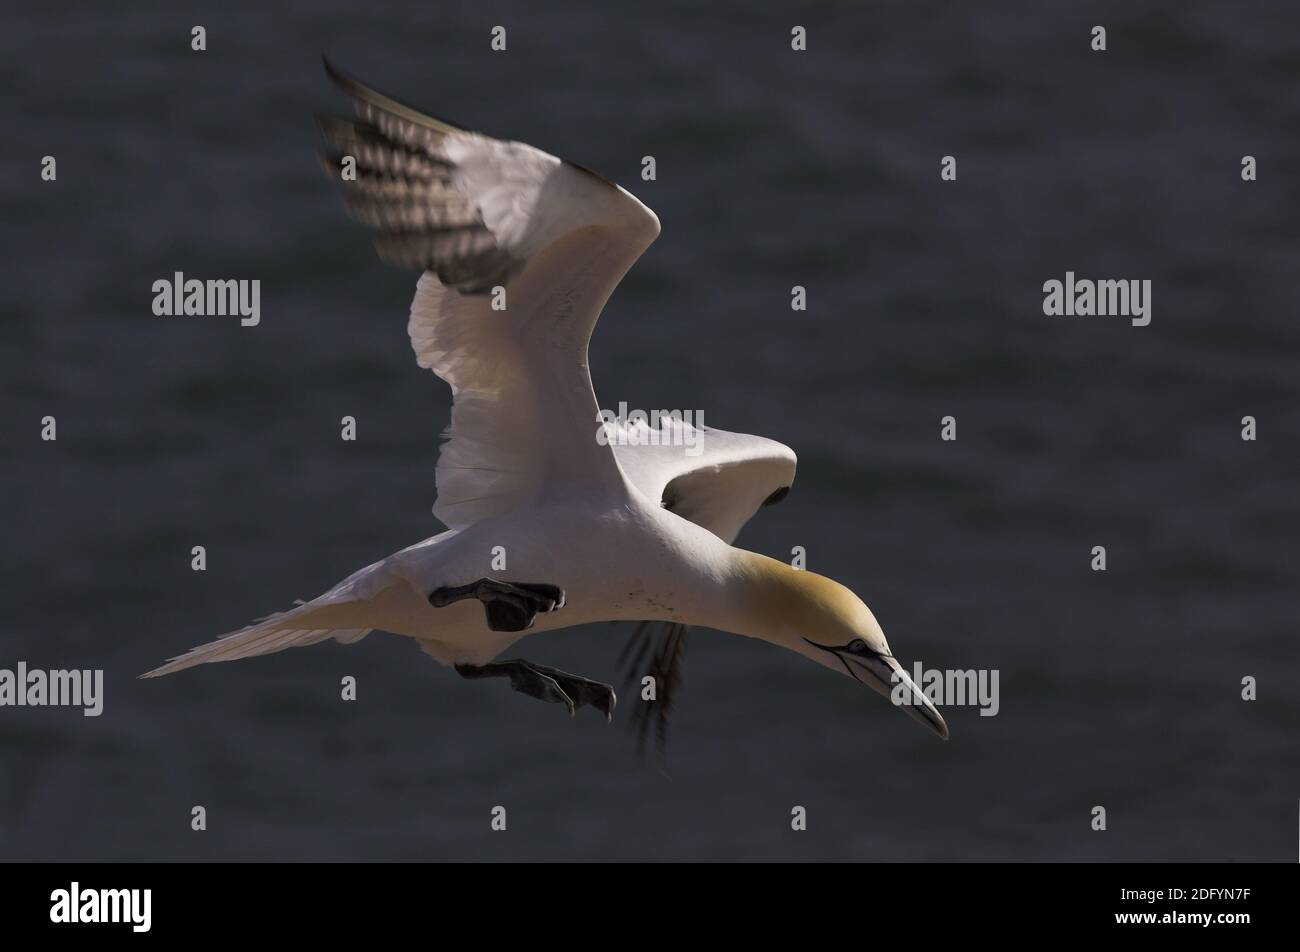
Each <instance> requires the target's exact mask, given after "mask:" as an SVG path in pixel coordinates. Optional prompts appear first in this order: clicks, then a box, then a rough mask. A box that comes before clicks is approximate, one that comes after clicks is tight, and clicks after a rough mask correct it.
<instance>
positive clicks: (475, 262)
mask: <svg viewBox="0 0 1300 952" xmlns="http://www.w3.org/2000/svg"><path fill="white" fill-rule="evenodd" d="M325 70H326V72H327V73H328V74H329V77H330V79H331V80H333V81H334V83H335V84H336V85H337V86H338V87H339V88H341V89H342V90H343V91H344V92H345V93H346V94H347V95H348V96H349V97H350V98H351V100H352V103H353V106H354V107H355V108H356V112H357V117H358V118H357V120H355V121H354V120H351V119H338V118H334V117H329V116H320V117H317V123H318V125H319V126H320V131H321V134H322V135H323V136H324V137H325V139H326V140H327V141H328V142H329V143H330V145H331V146H332V147H333V149H332V151H330V152H327V153H325V154H323V155H322V156H321V158H322V164H323V166H324V168H325V170H326V171H327V172H328V173H329V175H330V177H331V178H332V179H334V180H335V181H336V182H338V183H339V184H340V185H342V187H343V190H344V199H345V202H346V204H347V208H348V211H349V212H351V213H352V215H353V216H354V217H356V218H357V219H359V220H360V221H362V222H364V223H365V224H366V225H369V226H370V227H371V228H374V229H376V230H377V231H378V232H379V234H378V237H376V239H375V248H376V249H377V250H378V252H379V256H380V257H381V258H383V259H384V260H385V261H387V262H389V263H390V264H396V265H398V266H401V267H409V268H417V269H419V270H427V271H432V272H434V273H435V274H437V275H438V278H439V280H441V281H442V283H443V284H445V285H447V286H449V287H454V288H456V289H457V290H458V291H460V292H461V293H462V294H481V293H485V292H487V291H490V290H491V289H492V288H493V287H495V286H497V285H504V284H505V283H506V282H507V281H509V279H510V278H511V277H513V276H514V275H515V274H516V273H518V271H519V270H520V269H521V268H522V267H523V262H522V261H520V260H518V259H517V258H515V257H514V256H513V255H511V254H510V253H509V252H508V251H507V250H506V249H504V248H502V247H501V245H500V243H499V242H498V241H497V237H496V235H494V234H493V233H492V231H491V230H490V229H489V228H488V227H487V225H486V224H485V223H484V221H483V215H482V211H481V209H480V208H479V207H478V205H477V204H476V203H475V202H474V200H473V198H472V197H471V196H468V195H466V194H464V193H463V192H462V191H461V190H460V189H458V188H457V187H456V186H455V184H454V183H453V181H452V176H453V175H454V174H455V171H456V167H455V164H454V163H453V162H452V160H451V158H450V157H449V156H448V155H447V153H446V150H445V148H444V145H443V143H444V140H445V139H446V137H447V136H449V135H450V136H455V135H464V134H465V133H464V132H463V130H460V129H457V128H455V127H454V126H450V125H448V124H447V123H445V122H442V121H441V120H438V119H435V118H433V117H432V116H428V115H425V114H424V113H421V112H419V111H418V110H415V109H412V108H411V107H409V106H404V105H402V104H401V103H399V102H397V101H396V100H394V99H390V98H389V97H388V96H385V95H383V94H382V93H379V92H376V91H375V90H373V89H370V88H368V87H366V86H363V85H362V84H361V83H359V82H357V81H356V80H353V79H351V78H350V77H347V76H344V75H343V74H342V73H340V72H339V71H338V70H337V69H335V68H334V67H332V66H331V65H330V64H329V62H328V61H327V62H326V64H325ZM345 156H351V157H352V158H353V159H355V160H356V166H357V168H356V172H357V175H356V179H355V181H348V180H345V179H344V178H343V177H342V175H341V169H342V166H341V163H342V160H343V158H344V157H345Z"/></svg>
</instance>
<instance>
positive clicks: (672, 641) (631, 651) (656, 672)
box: [619, 621, 689, 767]
mask: <svg viewBox="0 0 1300 952" xmlns="http://www.w3.org/2000/svg"><path fill="white" fill-rule="evenodd" d="M688 630H689V629H688V628H687V626H686V625H682V624H678V623H675V622H656V621H642V622H637V626H636V630H635V631H634V632H633V633H632V637H631V638H630V639H629V640H628V643H627V644H626V645H625V646H624V647H623V653H622V655H621V656H620V657H619V664H620V665H621V666H623V696H624V697H626V698H627V699H628V702H627V703H628V704H629V706H630V707H631V710H632V717H631V720H630V721H629V722H628V728H629V729H630V730H631V731H632V732H633V733H635V734H636V735H637V750H638V752H639V753H640V754H641V756H643V757H644V756H645V753H646V747H647V745H648V743H649V740H650V734H651V733H653V734H654V735H655V750H656V754H657V756H658V760H659V764H660V767H663V766H664V765H665V764H666V762H667V754H668V718H669V715H670V714H671V713H672V706H673V699H674V698H675V697H676V696H677V689H678V687H679V686H680V685H681V681H682V661H683V659H684V658H685V657H686V632H687V631H688ZM646 676H650V677H653V678H654V679H655V700H653V701H643V700H641V679H642V678H644V677H646Z"/></svg>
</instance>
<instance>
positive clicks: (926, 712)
mask: <svg viewBox="0 0 1300 952" xmlns="http://www.w3.org/2000/svg"><path fill="white" fill-rule="evenodd" d="M742 571H743V583H742V585H741V586H740V591H741V592H742V596H741V597H742V599H743V601H744V602H745V606H744V612H743V615H744V617H745V618H746V619H747V620H748V624H747V628H748V629H749V630H747V631H743V632H740V634H746V635H750V636H753V637H757V638H762V639H763V640H764V641H770V642H772V643H773V644H777V645H780V646H781V647H783V648H788V649H790V650H791V651H795V652H798V653H799V654H801V655H803V656H804V657H806V658H811V659H812V660H813V661H816V662H817V663H818V664H821V665H824V666H826V667H828V668H830V669H831V670H833V671H838V672H839V673H840V674H843V675H847V676H848V677H851V678H853V679H854V680H855V681H858V682H859V683H861V684H865V685H866V686H867V687H869V688H871V689H872V690H873V691H875V692H876V693H878V694H881V695H883V696H884V697H886V698H890V699H891V700H895V699H898V698H901V699H902V700H903V701H904V703H901V704H898V705H897V706H899V707H901V708H902V709H903V710H904V711H905V712H906V713H907V714H908V715H909V716H910V717H911V718H912V719H913V720H915V721H917V722H918V723H921V724H924V725H925V726H926V727H928V728H930V730H932V731H934V732H935V733H936V734H938V735H939V736H940V737H943V738H945V739H946V738H947V737H948V725H947V724H946V723H944V720H943V717H942V716H941V715H940V714H939V712H938V710H937V709H936V708H935V706H934V704H932V703H931V702H930V699H929V698H927V697H926V696H925V694H924V693H923V692H922V691H921V689H920V688H918V687H917V686H916V684H915V683H914V682H913V681H912V679H911V678H910V677H908V675H907V672H905V671H904V670H903V667H902V665H900V664H899V663H898V661H897V659H895V658H894V653H893V652H892V651H891V650H890V648H889V643H888V642H887V641H886V640H885V633H884V632H883V631H881V629H880V623H879V622H877V621H876V616H875V615H873V614H872V613H871V609H869V608H868V607H867V606H866V604H865V603H864V602H863V601H862V599H860V598H858V596H857V595H855V594H854V593H853V592H852V591H851V590H850V589H848V588H846V587H845V586H843V585H841V584H840V583H839V582H836V581H835V580H834V579H829V578H826V577H825V576H824V575H817V574H816V573H813V572H808V571H801V570H798V569H794V568H791V567H790V566H789V565H786V564H785V563H784V562H778V561H776V560H775V559H769V558H767V557H765V556H761V555H753V554H750V557H749V558H747V559H745V560H744V568H743V570H742Z"/></svg>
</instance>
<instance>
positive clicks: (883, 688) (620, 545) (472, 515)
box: [143, 61, 948, 743]
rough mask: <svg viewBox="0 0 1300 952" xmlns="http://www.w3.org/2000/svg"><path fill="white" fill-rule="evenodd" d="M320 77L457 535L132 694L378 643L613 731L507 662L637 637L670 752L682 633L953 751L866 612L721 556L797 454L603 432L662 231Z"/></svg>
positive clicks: (687, 430) (556, 165) (620, 193)
mask: <svg viewBox="0 0 1300 952" xmlns="http://www.w3.org/2000/svg"><path fill="white" fill-rule="evenodd" d="M325 69H326V72H327V74H328V75H329V77H330V79H331V80H332V81H333V82H334V84H335V85H336V86H338V87H339V88H340V89H341V90H342V91H343V92H344V93H345V94H346V95H347V96H348V97H349V99H350V100H351V102H352V105H353V107H354V110H355V114H356V115H355V118H352V119H335V118H322V119H320V128H321V131H322V133H323V134H324V137H325V139H326V140H327V141H328V142H329V143H330V145H331V147H332V151H330V152H329V153H328V154H326V155H324V156H322V161H323V164H324V166H325V168H326V170H327V171H328V172H329V174H330V175H331V177H332V178H334V179H335V180H336V181H339V182H340V183H341V184H342V186H343V188H344V193H345V200H346V203H347V206H348V208H349V210H350V211H351V212H352V214H353V215H355V216H356V217H357V218H359V219H360V220H361V221H363V222H365V223H366V224H368V225H370V226H372V227H373V228H375V229H376V230H377V232H378V235H377V238H376V246H377V248H378V251H379V253H380V255H381V257H383V258H384V259H386V260H388V261H390V262H394V263H396V264H399V265H403V266H407V267H412V268H417V269H419V270H420V271H421V272H422V275H421V277H420V279H419V282H418V284H417V286H416V292H415V298H414V300H413V302H412V304H411V310H410V320H409V323H408V324H407V331H408V333H409V335H410V339H411V346H412V347H413V348H414V350H415V356H416V361H417V363H419V365H420V366H421V367H425V368H427V369H429V370H431V371H433V372H434V373H435V374H437V375H438V376H439V377H440V378H442V380H444V381H446V383H447V384H449V385H450V387H451V390H452V396H453V404H452V412H451V422H450V425H449V427H448V429H447V431H446V433H445V434H444V438H445V440H446V442H445V443H444V444H443V446H442V448H441V452H440V455H439V459H438V465H437V470H436V474H435V476H436V484H437V498H436V502H435V504H434V506H433V512H434V514H435V515H436V516H437V517H438V518H439V519H440V520H441V521H442V522H443V523H444V524H446V526H447V530H446V531H445V532H442V533H441V534H439V535H435V536H433V537H432V538H429V539H425V540H424V541H423V542H419V543H417V544H415V545H412V546H410V547H409V548H406V549H403V550H402V551H400V552H397V553H395V554H393V555H390V556H389V557H387V558H385V559H383V560H381V561H379V562H376V563H374V564H373V565H369V566H367V567H365V568H363V569H361V570H360V571H358V572H355V573H353V574H352V575H350V576H348V577H347V578H346V579H344V580H343V581H342V582H340V583H339V584H337V585H335V586H334V587H333V588H332V589H330V590H329V591H328V592H326V593H325V594H323V595H321V596H319V597H318V598H314V599H312V600H311V601H308V602H302V603H299V604H298V605H297V606H296V607H294V608H292V609H290V610H288V611H284V612H280V613H278V614H274V615H270V616H268V617H266V618H264V619H261V620H259V621H258V622H256V623H255V624H253V625H251V626H249V627H246V628H243V629H241V630H239V631H236V632H233V633H231V634H228V635H226V636H225V637H223V638H219V639H218V640H216V641H212V642H210V643H208V644H205V645H201V646H200V647H197V648H194V649H193V650H191V651H189V652H187V653H185V654H182V655H180V656H178V657H176V658H173V659H172V660H171V661H169V662H168V663H167V664H164V665H163V666H161V667H159V668H157V669H156V670H153V671H150V672H149V673H148V674H146V675H143V676H144V677H156V676H158V675H164V674H171V673H173V672H176V671H180V670H182V669H184V668H189V667H193V666H194V665H198V664H204V663H207V662H212V661H230V660H233V659H236V658H247V657H252V656H255V655H264V654H270V653H272V652H276V651H282V650H284V649H286V648H293V647H298V646H301V645H309V644H314V643H317V642H321V641H325V640H326V639H329V638H334V639H335V640H337V641H340V642H343V643H345V644H350V643H352V642H356V641H359V640H360V639H361V638H363V637H365V635H367V634H368V633H369V632H370V631H372V630H381V631H387V632H391V633H395V634H398V635H405V636H407V637H410V638H413V639H415V641H416V642H417V643H418V644H419V646H420V648H422V649H423V650H424V651H425V652H427V653H428V654H429V655H432V656H433V657H434V658H435V659H437V660H438V661H439V662H441V663H442V664H444V665H450V666H453V667H454V668H455V670H456V671H457V672H458V673H459V674H460V675H461V676H463V677H465V678H504V679H506V680H507V681H508V682H509V684H510V686H511V687H513V688H514V689H515V690H516V691H519V692H522V693H523V694H526V695H529V696H530V697H534V698H538V699H540V700H542V701H547V702H552V703H557V704H560V705H563V706H564V708H566V709H567V710H568V712H569V713H570V714H572V713H573V712H574V711H575V710H576V709H577V708H580V707H584V706H590V707H593V708H595V709H597V710H599V711H601V712H602V713H604V714H605V715H606V717H607V718H610V717H612V715H613V711H614V705H615V703H616V694H615V691H614V689H613V688H612V687H611V686H610V685H608V684H605V683H603V682H600V681H597V680H593V679H590V678H586V677H582V676H579V675H576V674H570V673H568V672H565V671H560V670H557V669H555V668H552V667H548V666H546V665H542V664H537V663H534V662H531V661H526V660H523V659H521V658H514V659H509V660H502V659H501V655H502V653H503V652H505V651H506V650H507V649H509V648H510V647H511V646H512V645H514V644H515V643H516V642H518V641H520V640H521V639H523V638H524V637H525V636H531V635H534V634H537V633H539V632H544V631H552V630H555V629H559V628H566V627H569V626H572V625H581V624H586V623H588V622H608V621H620V620H627V621H637V622H641V623H642V624H641V626H640V627H639V628H638V631H637V635H636V637H635V638H634V639H633V641H632V642H631V643H630V646H629V653H628V654H626V655H625V660H626V663H627V664H628V665H629V666H630V669H631V671H632V673H633V675H634V677H635V682H639V681H640V678H641V677H643V676H645V677H653V678H654V679H655V681H656V682H657V684H656V687H657V691H656V699H655V700H654V701H652V702H648V703H647V704H646V705H645V706H643V707H641V708H639V709H638V713H637V715H636V716H635V723H637V724H638V725H639V726H640V729H641V731H642V737H643V740H644V737H645V735H646V733H647V731H648V730H649V727H650V725H651V724H652V723H654V724H656V725H657V726H656V730H657V731H658V733H659V739H660V742H661V743H662V740H663V731H664V730H665V725H666V712H667V709H668V705H669V703H670V701H671V698H672V695H673V693H674V689H675V687H676V684H677V681H678V678H679V675H680V664H681V658H682V653H683V650H684V638H685V634H686V630H687V627H688V626H702V627H706V628H714V629H718V630H721V631H725V632H732V633H735V634H739V635H746V636H749V637H752V638H759V639H762V640H763V641H767V642H770V643H771V644H774V645H778V646H780V647H782V648H786V649H788V650H789V651H793V652H795V653H796V654H800V655H803V656H804V657H806V658H809V659H811V660H813V661H815V662H817V663H818V664H821V665H824V666H826V667H828V668H830V669H831V670H833V671H837V672H839V673H840V674H842V675H845V676H846V677H850V678H853V679H854V680H856V681H858V682H860V683H862V684H864V685H866V686H867V687H870V688H872V689H873V690H875V691H876V692H878V693H880V694H882V695H884V696H886V697H889V696H890V695H891V694H894V695H895V700H896V702H897V701H899V700H901V701H902V702H903V703H901V704H898V706H900V707H901V708H902V709H903V710H904V711H905V712H906V713H908V714H909V715H910V716H911V717H912V718H913V719H915V720H917V721H918V722H920V723H921V724H924V725H925V726H926V727H928V728H930V729H931V730H932V731H934V732H935V733H936V734H938V735H939V736H941V737H947V736H948V728H947V725H946V724H945V723H944V720H943V717H942V716H941V715H940V714H939V712H938V711H937V710H936V709H935V707H934V705H933V704H932V703H931V701H930V700H929V699H928V698H927V697H926V696H925V694H924V693H923V692H922V691H921V690H920V689H919V688H918V687H917V685H916V684H915V683H914V682H913V681H912V680H911V678H909V677H908V675H907V673H906V672H905V671H904V670H903V668H902V666H901V665H900V664H899V662H898V661H897V660H896V659H895V657H894V654H893V652H892V651H891V650H890V648H889V644H888V643H887V642H886V640H885V635H884V633H883V632H882V631H881V628H880V625H879V624H878V623H877V621H876V618H875V617H874V616H873V615H872V613H871V611H870V609H868V608H867V606H866V605H865V604H864V603H863V602H862V600H861V599H859V598H858V597H857V596H856V595H855V594H854V593H853V592H852V591H850V590H849V589H848V588H846V587H845V586H843V585H841V584H839V583H838V582H835V581H832V580H831V579H829V578H825V577H823V576H821V575H817V574H815V573H813V572H810V571H804V570H799V569H796V568H794V567H792V566H790V565H787V564H785V563H784V562H781V561H778V560H775V559H771V558H768V557H766V556H763V555H759V554H756V553H753V552H748V551H745V550H744V549H740V548H736V547H735V546H733V545H732V542H733V541H734V540H735V538H736V535H737V534H738V533H739V531H740V529H741V528H742V527H743V526H744V525H745V523H746V522H747V521H748V520H749V519H750V517H751V516H753V515H754V513H755V512H756V511H757V510H758V509H759V508H761V507H762V506H763V505H770V504H773V503H776V502H778V501H780V499H781V498H782V497H783V496H784V495H785V494H786V493H787V492H788V491H789V489H790V486H791V485H792V483H793V481H794V474H795V455H794V453H793V452H792V451H791V450H790V449H789V448H788V447H786V446H783V445H782V444H780V443H777V442H775V441H773V440H768V439H764V438H762V437H758V436H749V435H745V434H740V433H729V432H727V431H725V430H719V429H714V428H711V427H703V426H700V427H696V426H694V425H693V424H692V423H691V422H689V421H686V420H678V419H675V418H672V417H669V418H668V419H666V420H661V421H660V426H659V427H658V428H657V429H655V430H651V428H650V427H649V426H648V424H646V423H644V422H641V421H631V422H628V421H616V422H610V421H609V416H611V415H609V414H605V415H602V414H601V411H600V408H599V405H598V404H597V401H596V396H595V393H594V391H593V389H592V384H591V376H590V373H589V371H588V368H587V347H588V341H589V340H590V337H591V333H592V329H593V327H594V326H595V324H596V320H597V318H598V317H599V315H600V313H601V310H602V309H603V308H604V305H605V302H606V300H607V299H608V298H609V297H610V295H611V294H612V293H613V291H614V289H615V287H617V286H618V283H619V281H620V280H621V279H622V278H623V275H624V274H625V273H626V272H627V271H628V269H629V268H631V267H632V265H633V264H634V263H635V262H636V260H637V258H638V257H640V255H641V254H642V252H644V251H645V249H646V248H647V247H648V246H649V245H650V243H651V242H653V241H654V240H655V238H656V237H657V236H658V235H659V219H658V218H657V217H656V216H655V214H654V212H652V211H651V210H650V209H648V208H646V207H645V206H644V205H643V204H641V202H639V201H638V200H637V199H636V198H635V197H633V196H632V195H631V194H630V193H628V192H627V191H625V190H624V189H622V188H620V187H619V186H617V185H615V184H613V183H612V182H610V181H608V180H606V179H604V178H602V177H601V176H599V175H597V174H595V173H593V172H591V171H588V170H587V169H584V168H581V167H579V166H577V165H574V164H572V163H569V162H564V161H561V160H560V159H558V158H556V157H554V156H552V155H548V154H547V153H545V152H542V151H540V150H539V149H536V148H533V147H532V146H529V145H525V144H523V143H520V142H511V141H503V140H500V139H494V138H491V137H489V136H486V135H483V134H480V133H476V132H471V131H468V130H465V129H460V128H457V127H455V126H452V125H449V124H448V123H446V122H443V121H441V120H438V119H435V118H433V117H432V116H429V115H426V114H425V113H422V112H420V111H417V110H415V109H412V108H410V107H409V106H405V105H403V104H401V103H399V102H397V101H396V100H393V99H390V98H389V97H387V96H385V95H383V94H381V93H378V92H376V91H375V90H373V89H370V88H368V87H366V86H363V85H362V84H361V83H359V82H357V81H355V80H354V79H352V78H350V77H348V76H345V75H343V74H342V73H341V72H339V71H338V70H337V69H335V68H333V67H332V66H331V65H330V63H329V62H328V61H326V63H325ZM349 157H350V158H351V159H352V160H353V163H352V165H351V166H350V167H351V168H352V169H353V171H354V174H353V175H351V176H345V175H342V174H340V170H341V169H342V168H343V167H344V165H345V164H347V163H346V162H345V159H346V158H349ZM688 447H690V448H692V452H690V453H688V452H687V451H686V450H687V448H688ZM657 630H658V631H660V633H659V634H658V635H656V631H657ZM635 682H634V683H635ZM638 700H639V698H638ZM651 712H653V713H651Z"/></svg>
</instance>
